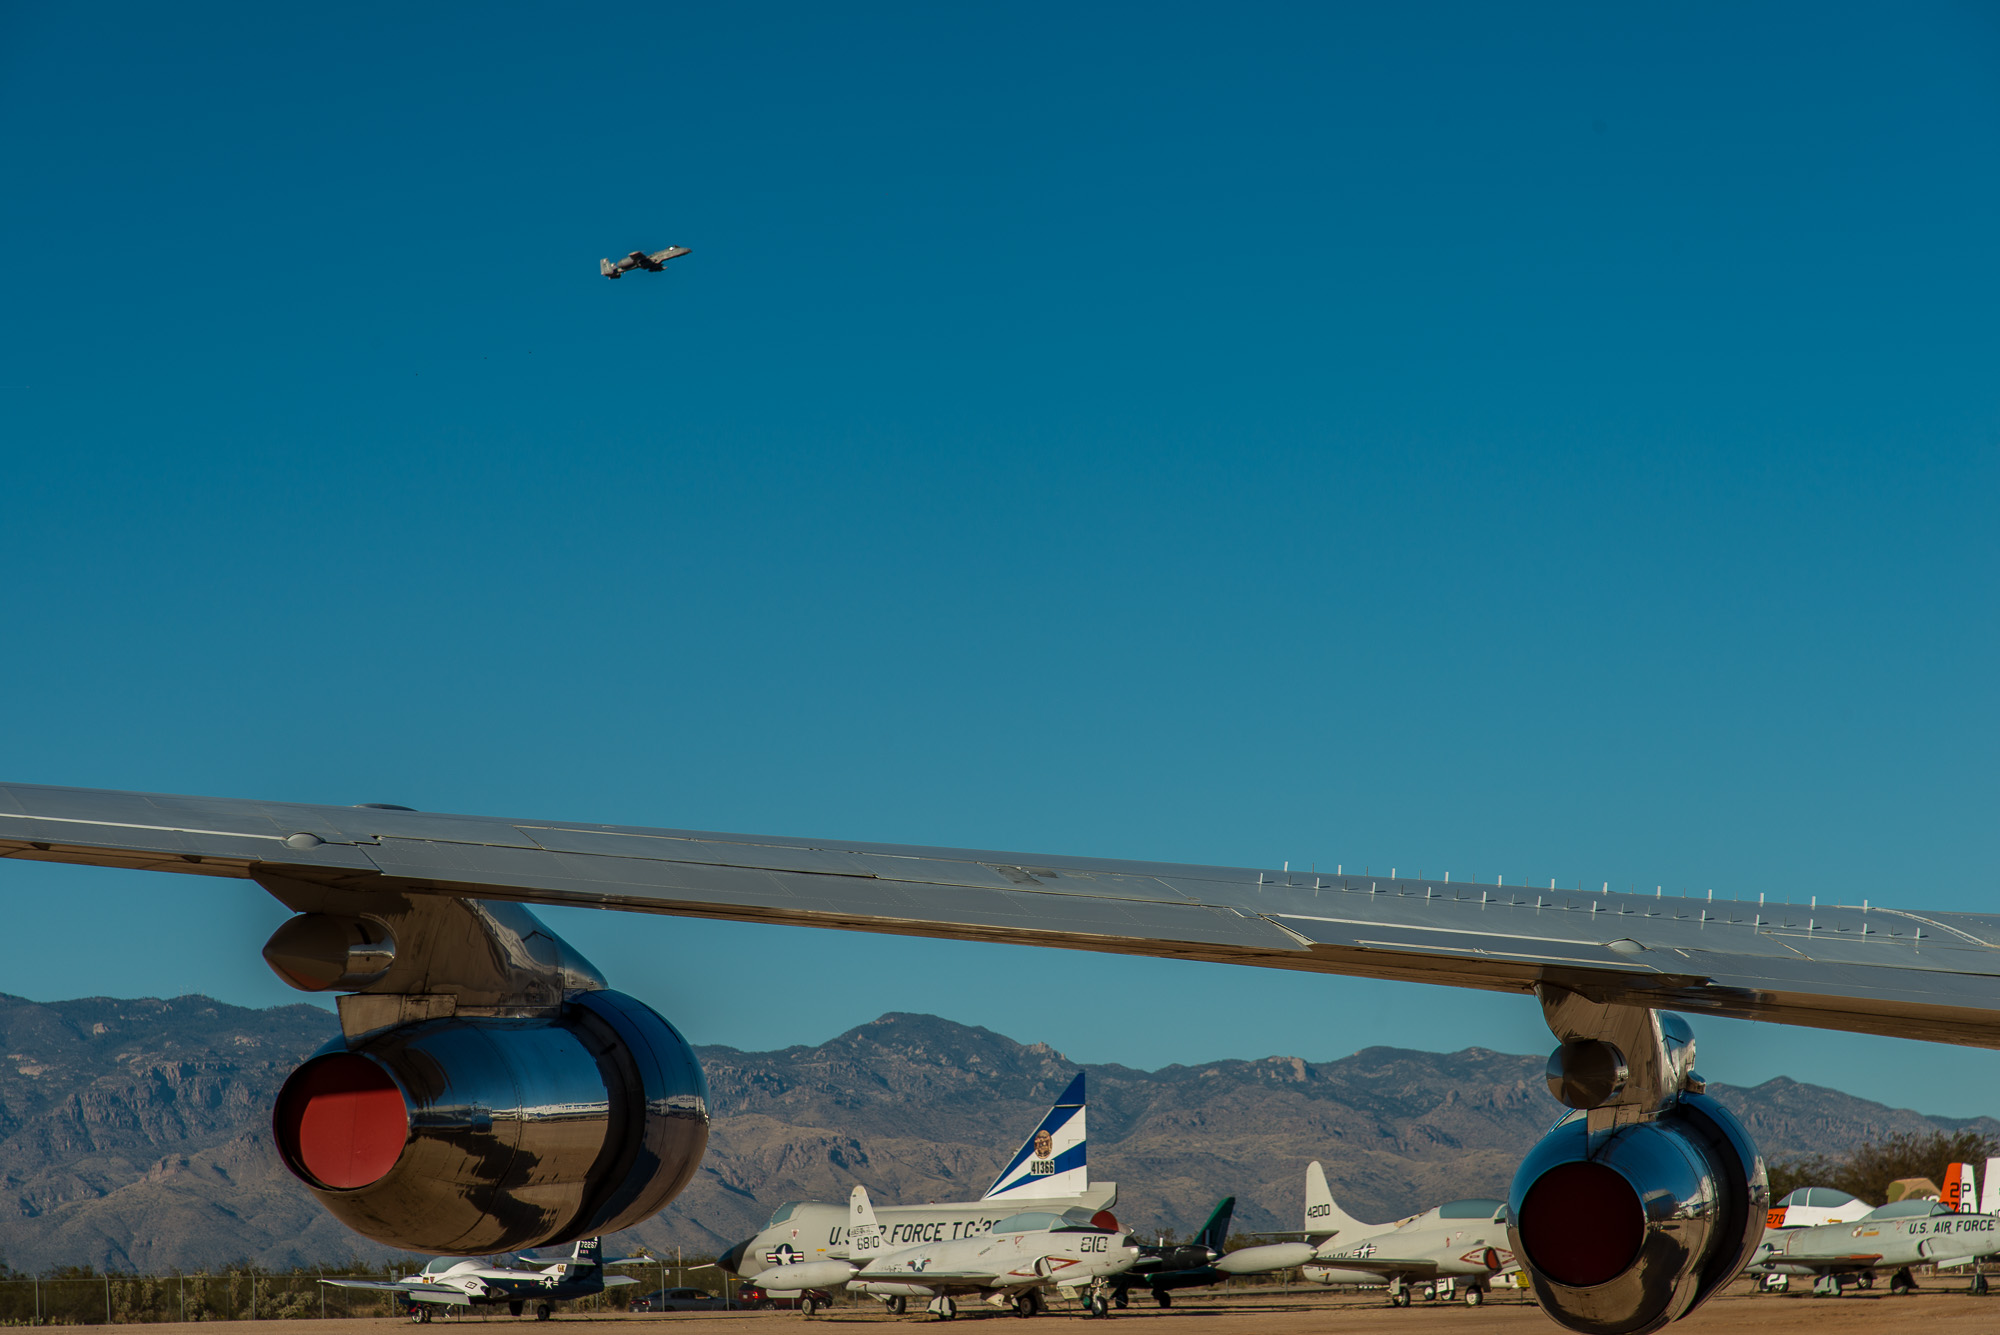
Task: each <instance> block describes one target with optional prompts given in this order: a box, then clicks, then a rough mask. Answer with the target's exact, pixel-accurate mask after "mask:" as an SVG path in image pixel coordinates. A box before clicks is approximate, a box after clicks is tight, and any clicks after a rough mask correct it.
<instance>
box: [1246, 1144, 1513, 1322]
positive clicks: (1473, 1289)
mask: <svg viewBox="0 0 2000 1335" xmlns="http://www.w3.org/2000/svg"><path fill="white" fill-rule="evenodd" d="M1302 1234H1303V1236H1304V1237H1305V1238H1306V1239H1307V1241H1305V1242H1275V1243H1267V1244H1265V1245H1263V1246H1261V1247H1245V1248H1243V1249H1241V1250H1240V1251H1234V1252H1231V1253H1229V1255H1227V1256H1225V1257H1223V1258H1222V1259H1221V1260H1220V1261H1217V1262H1216V1263H1215V1267H1216V1269H1218V1270H1220V1271H1222V1272H1224V1273H1225V1274H1231V1275H1258V1274H1266V1273H1268V1272H1270V1271H1273V1270H1287V1269H1290V1268H1291V1267H1293V1266H1298V1267H1300V1270H1299V1274H1300V1275H1301V1276H1302V1277H1304V1278H1305V1279H1307V1280H1310V1281H1311V1282H1312V1283H1315V1284H1330V1285H1331V1284H1365V1285H1387V1286H1388V1289H1389V1301H1390V1303H1391V1304H1392V1305H1394V1306H1396V1307H1408V1306H1409V1305H1410V1297H1411V1293H1412V1291H1413V1289H1414V1290H1415V1291H1418V1292H1423V1293H1426V1294H1434V1293H1435V1292H1436V1291H1437V1289H1436V1286H1437V1284H1438V1283H1439V1282H1440V1281H1443V1280H1449V1281H1452V1282H1453V1283H1455V1284H1458V1285H1460V1286H1462V1289H1463V1292H1464V1294H1465V1301H1466V1303H1467V1304H1468V1305H1470V1306H1473V1307H1477V1306H1479V1305H1480V1304H1481V1303H1483V1302H1485V1301H1486V1292H1487V1289H1488V1288H1489V1286H1490V1284H1491V1281H1492V1279H1493V1277H1494V1276H1496V1275H1499V1274H1501V1273H1502V1272H1503V1271H1506V1270H1510V1269H1513V1268H1514V1264H1515V1262H1514V1254H1513V1252H1512V1251H1510V1250H1509V1249H1508V1238H1507V1203H1506V1202H1505V1201H1498V1200H1483V1199H1482V1200H1463V1201H1448V1202H1446V1203H1445V1204H1443V1205H1439V1206H1435V1207H1433V1208H1432V1209H1429V1210H1425V1211H1424V1212H1423V1213H1422V1214H1417V1215H1412V1216H1410V1217H1409V1218H1408V1219H1402V1220H1398V1221H1397V1222H1395V1223H1393V1224H1364V1223H1362V1222H1361V1221H1360V1220H1358V1219H1356V1218H1354V1217H1353V1216H1352V1215H1350V1214H1348V1213H1347V1212H1346V1211H1345V1210H1343V1209H1341V1208H1340V1206H1339V1205H1337V1204H1336V1203H1335V1202H1334V1199H1333V1192H1332V1191H1331V1190H1329V1189H1328V1187H1327V1184H1326V1169H1325V1168H1323V1167H1322V1166H1321V1165H1320V1164H1319V1162H1318V1161H1317V1160H1315V1161H1314V1162H1313V1163H1311V1164H1309V1165H1307V1167H1306V1210H1305V1227H1304V1229H1303V1230H1302Z"/></svg>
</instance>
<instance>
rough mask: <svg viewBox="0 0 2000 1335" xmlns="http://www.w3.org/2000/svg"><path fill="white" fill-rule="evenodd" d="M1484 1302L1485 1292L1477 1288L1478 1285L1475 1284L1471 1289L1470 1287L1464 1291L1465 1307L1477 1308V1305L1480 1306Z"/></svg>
mask: <svg viewBox="0 0 2000 1335" xmlns="http://www.w3.org/2000/svg"><path fill="white" fill-rule="evenodd" d="M1485 1301H1486V1290H1485V1289H1482V1288H1480V1287H1479V1286H1478V1285H1476V1284H1475V1285H1473V1286H1472V1287H1470V1288H1468V1289H1466V1291H1465V1305H1466V1306H1467V1307H1477V1306H1479V1304H1481V1303H1483V1302H1485Z"/></svg>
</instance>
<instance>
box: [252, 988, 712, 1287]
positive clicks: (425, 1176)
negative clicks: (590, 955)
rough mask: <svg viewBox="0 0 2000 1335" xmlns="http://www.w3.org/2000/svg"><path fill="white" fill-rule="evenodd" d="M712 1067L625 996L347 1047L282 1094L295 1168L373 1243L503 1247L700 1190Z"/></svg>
mask: <svg viewBox="0 0 2000 1335" xmlns="http://www.w3.org/2000/svg"><path fill="white" fill-rule="evenodd" d="M707 1105H708V1090H707V1084H706V1082H705V1080H704V1079H703V1077H702V1072H701V1066H700V1064H699V1063H698V1062H697V1061H696V1060H695V1056H694V1053H693V1051H692V1050H690V1049H689V1047H688V1045H687V1042H686V1040H684V1039H683V1038H682V1037H681V1036H680V1034H679V1033H678V1032H676V1030H675V1029H674V1027H673V1026H672V1025H671V1024H668V1023H667V1022H666V1021H665V1020H664V1019H662V1018H661V1017H660V1016H659V1015H657V1014H655V1013H654V1012H653V1011H652V1010H651V1009H649V1008H648V1007H646V1006H645V1005H643V1004H641V1003H640V1002H637V1001H635V1000H633V999H632V998H631V997H628V996H625V995H623V994H621V993H618V992H610V991H579V992H572V993H571V994H570V995H569V996H568V998H567V999H566V1000H565V1001H564V1003H563V1004H562V1005H561V1007H560V1008H559V1010H555V1011H551V1012H549V1013H548V1014H545V1015H543V1016H540V1017H537V1018H524V1019H501V1018H492V1017H479V1016H458V1017H454V1018H449V1019H436V1020H428V1021H423V1022H420V1023H416V1024H410V1025H404V1026H401V1027H398V1028H393V1029H388V1030H385V1031H382V1032H380V1033H376V1034H372V1035H368V1036H366V1037H364V1038H361V1039H360V1040H358V1041H356V1042H353V1043H349V1042H347V1041H345V1040H336V1041H335V1042H333V1043H330V1044H328V1045H327V1046H326V1047H325V1048H322V1049H321V1050H320V1051H319V1052H318V1053H316V1054H314V1055H313V1056H312V1057H311V1058H310V1059H308V1060H307V1061H306V1063H305V1064H304V1065H303V1066H301V1067H299V1069H298V1070H296V1071H294V1072H293V1073H292V1075H291V1078H290V1079H288V1080H287V1081H286V1082H285V1085H284V1088H283V1089H282V1090H280V1091H279V1094H278V1101H277V1107H276V1110H275V1112H274V1113H273V1116H272V1129H273V1131H274V1133H275V1135H276V1137H277V1142H278V1151H279V1154H280V1155H281V1156H282V1157H283V1159H284V1161H285V1166H286V1167H287V1168H289V1169H291V1171H292V1172H293V1173H294V1174H295V1175H297V1176H298V1177H299V1179H300V1180H302V1181H303V1182H304V1183H305V1184H306V1186H307V1187H309V1188H310V1189H311V1190H312V1193H313V1195H314V1196H316V1197H318V1198H319V1200H320V1203H321V1204H323V1205H324V1206H326V1208H327V1209H328V1210H330V1211H332V1212H333V1214H334V1216H335V1217H336V1218H337V1219H339V1220H340V1221H341V1222H342V1223H344V1224H346V1225H347V1226H348V1227H349V1228H351V1229H353V1230H354V1231H355V1232H357V1233H360V1234H362V1235H363V1236H364V1237H368V1238H372V1239H374V1240H375V1241H376V1242H380V1243H383V1244H384V1245H386V1246H390V1247H396V1248H399V1249H401V1250H403V1251H410V1252H429V1253H434V1254H435V1253H440V1252H443V1253H452V1252H471V1253H483V1252H498V1251H510V1250H514V1249H517V1248H528V1247H539V1246H543V1245H546V1244H549V1243H555V1242H564V1241H568V1240H570V1239H572V1238H580V1237H589V1236H593V1235H596V1234H600V1233H611V1232H614V1231H616V1230H618V1229H621V1228H625V1227H628V1226H630V1225H632V1224H635V1223H637V1222H639V1221H640V1220H642V1219H644V1218H646V1217H647V1216H649V1215H651V1214H652V1213H653V1212H654V1211H656V1210H658V1209H659V1208H660V1207H661V1206H663V1205H665V1204H666V1203H667V1202H668V1201H669V1200H671V1199H672V1198H673V1197H674V1196H675V1194H677V1193H678V1192H679V1191H680V1190H681V1188H682V1187H684V1186H686V1185H687V1182H688V1179H689V1178H691V1177H693V1175H694V1171H695V1169H696V1167H698V1166H699V1165H700V1163H701V1155H702V1151H703V1149H704V1148H705V1147H706V1146H707V1144H708V1106H707Z"/></svg>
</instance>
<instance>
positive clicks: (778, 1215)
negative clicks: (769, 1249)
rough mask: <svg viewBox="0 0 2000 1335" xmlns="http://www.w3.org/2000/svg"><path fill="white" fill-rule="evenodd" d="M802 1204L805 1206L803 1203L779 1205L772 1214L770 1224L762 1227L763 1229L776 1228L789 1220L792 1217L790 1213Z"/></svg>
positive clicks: (790, 1202)
mask: <svg viewBox="0 0 2000 1335" xmlns="http://www.w3.org/2000/svg"><path fill="white" fill-rule="evenodd" d="M803 1204H805V1202H804V1201H786V1202H785V1203H784V1204H783V1205H780V1206H779V1207H778V1208H777V1210H775V1211H774V1212H773V1213H772V1215H771V1222H770V1223H768V1224H766V1225H764V1227H765V1228H776V1227H777V1226H778V1225H780V1224H782V1223H784V1222H785V1221H786V1220H787V1219H790V1218H791V1217H792V1211H794V1210H796V1209H798V1208H799V1206H801V1205H803Z"/></svg>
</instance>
